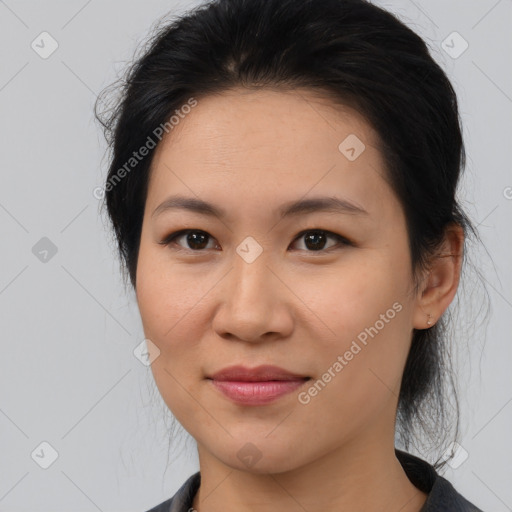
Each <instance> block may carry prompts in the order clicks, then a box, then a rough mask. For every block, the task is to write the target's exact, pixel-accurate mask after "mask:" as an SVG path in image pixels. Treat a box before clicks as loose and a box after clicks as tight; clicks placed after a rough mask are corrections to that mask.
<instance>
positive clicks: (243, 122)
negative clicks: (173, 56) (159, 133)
mask: <svg viewBox="0 0 512 512" xmlns="http://www.w3.org/2000/svg"><path fill="white" fill-rule="evenodd" d="M384 175H385V171H384V162H383V160H382V157H381V153H380V151H379V149H378V136H377V134H376V133H375V131H374V130H373V129H372V127H371V126H370V125H369V124H368V123H367V122H366V121H365V120H364V118H363V117H362V116H361V115H360V114H358V112H357V111H355V110H353V109H351V108H349V107H346V106H342V105H337V104H335V103H333V102H332V101H330V100H329V99H326V98H325V97H322V96H320V95H318V94H313V93H312V92H311V91H308V90H300V89H298V90H293V91H280V90H271V89H270V90H269V89H261V90H246V89H234V90H230V91H225V92H223V93H222V94H216V95H209V96H206V97H203V98H199V99H197V105H196V106H194V107H193V108H191V109H190V111H189V113H187V114H186V115H183V116H182V118H181V119H180V120H179V122H178V123H177V124H175V125H174V127H173V128H172V130H171V131H170V132H169V133H168V134H167V135H166V136H165V137H164V138H163V139H162V141H161V142H160V143H159V145H158V147H157V149H156V152H155V155H154V158H153V162H152V170H151V179H150V187H149V191H148V202H152V203H154V202H156V201H158V200H160V199H164V198H165V197H164V196H165V195H166V194H168V193H170V192H178V193H187V194H188V195H195V196H199V197H205V196H206V197H211V195H212V192H213V193H214V194H215V198H216V199H217V200H218V201H219V202H226V201H228V202H229V201H231V202H233V201H236V200H237V198H238V200H239V201H241V202H242V203H243V202H244V201H245V207H246V208H250V207H251V206H252V207H254V208H261V207H266V206H268V201H269V200H271V199H272V198H273V197H277V196H279V197H280V198H281V199H282V200H283V201H282V202H286V201H287V200H291V199H296V198H297V197H301V196H304V195H305V194H308V193H311V194H314V195H316V194H317V193H318V194H326V193H331V194H332V193H335V192H336V191H339V192H340V194H342V195H347V194H348V195H351V196H352V198H353V199H354V201H356V202H358V198H359V199H360V200H363V199H364V198H365V197H368V196H369V195H370V196H371V195H372V193H373V195H374V199H375V200H376V201H378V200H379V199H382V190H381V189H382V187H383V186H386V183H385V180H384ZM249 197H250V198H252V203H251V204H248V203H247V201H246V199H247V198H249ZM242 198H243V199H242ZM359 203H361V201H359Z"/></svg>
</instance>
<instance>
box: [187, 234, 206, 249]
mask: <svg viewBox="0 0 512 512" xmlns="http://www.w3.org/2000/svg"><path fill="white" fill-rule="evenodd" d="M201 238H202V240H201ZM205 239H206V235H205V234H204V233H198V232H193V233H189V234H188V236H187V243H188V244H189V246H190V247H191V248H192V249H203V247H198V245H199V246H202V245H205V244H206V242H205Z"/></svg>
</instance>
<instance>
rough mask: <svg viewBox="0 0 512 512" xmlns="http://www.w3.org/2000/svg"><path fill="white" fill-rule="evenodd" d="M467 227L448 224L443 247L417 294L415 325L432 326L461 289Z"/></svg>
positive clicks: (423, 327)
mask: <svg viewBox="0 0 512 512" xmlns="http://www.w3.org/2000/svg"><path fill="white" fill-rule="evenodd" d="M463 248H464V230H463V229H462V227H461V226H460V225H458V224H450V226H449V227H447V228H446V231H445V236H444V240H443V243H442V244H441V247H440V249H439V251H438V252H437V253H436V254H434V255H432V258H431V263H430V266H429V269H428V270H427V271H426V273H425V275H424V277H423V281H422V283H421V286H420V287H419V290H418V295H417V297H416V307H415V311H414V315H413V327H414V328H415V329H428V328H430V327H432V326H433V325H434V324H435V323H436V322H437V321H438V320H439V317H440V316H441V315H442V314H443V313H444V312H445V310H446V309H447V308H448V306H449V305H450V303H451V302H452V300H453V298H454V297H455V293H456V292H457V287H458V285H459V279H460V271H461V266H462V252H463Z"/></svg>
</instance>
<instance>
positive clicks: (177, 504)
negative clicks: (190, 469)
mask: <svg viewBox="0 0 512 512" xmlns="http://www.w3.org/2000/svg"><path fill="white" fill-rule="evenodd" d="M200 483H201V474H200V473H199V471H198V472H197V473H194V474H193V475H192V476H190V477H189V478H188V480H187V481H186V482H185V483H184V484H183V485H182V486H181V487H180V488H179V489H178V490H177V491H176V494H175V495H174V496H173V497H172V498H169V499H168V500H166V501H164V502H162V503H160V504H159V505H156V507H153V508H152V509H151V510H148V511H147V512H189V510H190V509H191V508H192V502H193V500H194V496H195V494H196V492H197V490H198V489H199V484H200Z"/></svg>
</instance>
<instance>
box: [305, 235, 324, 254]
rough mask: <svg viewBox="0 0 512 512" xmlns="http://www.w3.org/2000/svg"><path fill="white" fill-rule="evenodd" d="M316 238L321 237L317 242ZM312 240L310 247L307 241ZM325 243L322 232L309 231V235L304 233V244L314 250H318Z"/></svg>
mask: <svg viewBox="0 0 512 512" xmlns="http://www.w3.org/2000/svg"><path fill="white" fill-rule="evenodd" d="M318 238H320V239H321V241H320V242H319V241H318ZM310 240H311V241H313V247H311V246H310V245H308V241H310ZM322 242H324V243H325V235H324V234H323V233H310V234H309V235H306V246H307V247H308V248H309V249H315V250H320V249H322V248H323V245H324V243H322Z"/></svg>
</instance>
